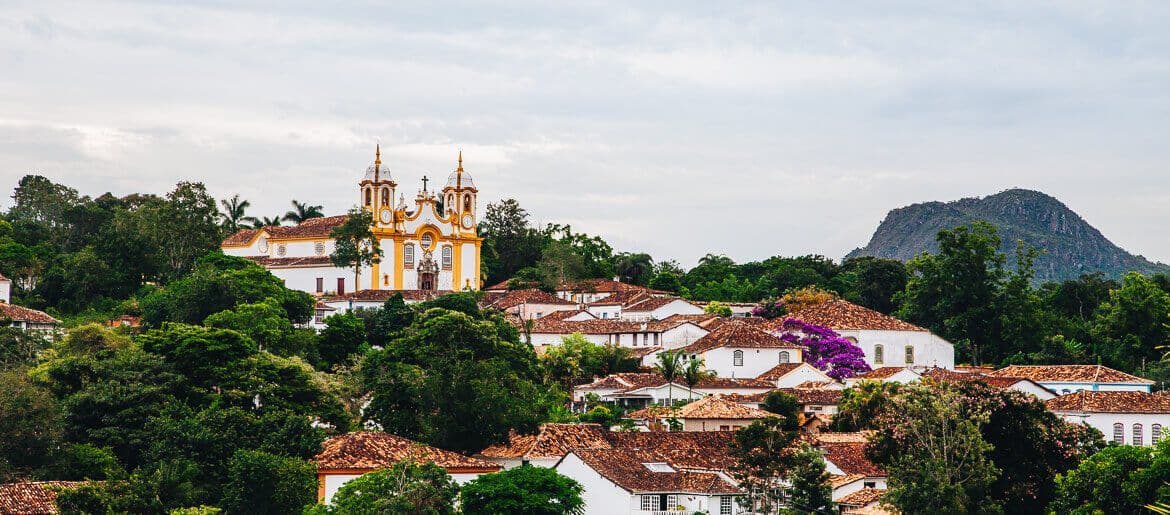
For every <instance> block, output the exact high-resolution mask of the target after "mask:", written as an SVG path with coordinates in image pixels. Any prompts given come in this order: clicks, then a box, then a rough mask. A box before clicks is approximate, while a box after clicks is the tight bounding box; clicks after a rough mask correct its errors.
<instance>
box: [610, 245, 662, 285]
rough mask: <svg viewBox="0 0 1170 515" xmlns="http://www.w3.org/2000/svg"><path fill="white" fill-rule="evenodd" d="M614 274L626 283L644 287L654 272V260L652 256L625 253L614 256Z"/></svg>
mask: <svg viewBox="0 0 1170 515" xmlns="http://www.w3.org/2000/svg"><path fill="white" fill-rule="evenodd" d="M614 258H615V261H614V266H613V269H614V272H617V274H618V276H619V277H620V278H621V279H622V280H623V281H625V282H627V283H630V284H637V285H639V286H644V285H645V284H646V283H647V282H649V279H650V274H651V273H652V272H653V271H654V258H652V257H650V254H646V253H637V254H630V253H628V252H623V253H621V254H618V255H617V256H614Z"/></svg>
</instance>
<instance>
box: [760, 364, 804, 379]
mask: <svg viewBox="0 0 1170 515" xmlns="http://www.w3.org/2000/svg"><path fill="white" fill-rule="evenodd" d="M803 364H804V363H781V364H779V365H776V366H774V367H772V368H769V369H768V370H767V371H765V372H764V373H762V374H760V375H758V376H756V379H762V380H764V381H775V380H777V379H780V378H781V377H784V376H786V375H788V374H789V373H790V372H792V371H793V370H796V369H798V368H800V366H801V365H803Z"/></svg>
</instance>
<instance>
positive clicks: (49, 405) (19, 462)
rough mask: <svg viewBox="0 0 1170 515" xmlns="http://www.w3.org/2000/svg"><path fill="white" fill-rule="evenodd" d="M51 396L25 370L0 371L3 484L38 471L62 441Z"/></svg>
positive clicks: (1, 478) (0, 443) (0, 459)
mask: <svg viewBox="0 0 1170 515" xmlns="http://www.w3.org/2000/svg"><path fill="white" fill-rule="evenodd" d="M57 413H58V412H57V406H56V402H55V399H53V397H52V395H51V394H50V393H49V392H48V391H46V390H44V389H43V388H39V387H37V386H36V385H35V384H33V383H32V381H31V380H29V378H28V375H27V373H26V371H25V370H24V369H7V370H5V369H0V414H3V415H2V416H0V482H4V483H7V482H12V481H13V480H15V479H16V478H19V477H22V476H27V475H29V474H30V473H31V472H32V471H33V470H35V469H37V468H39V467H40V466H41V465H42V462H43V460H44V458H45V456H46V455H47V454H48V453H49V452H50V450H51V449H52V448H53V445H54V444H55V443H56V441H57V438H58V437H59V431H60V426H59V423H58V421H57Z"/></svg>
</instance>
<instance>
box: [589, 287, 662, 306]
mask: <svg viewBox="0 0 1170 515" xmlns="http://www.w3.org/2000/svg"><path fill="white" fill-rule="evenodd" d="M650 298H652V297H651V296H650V294H649V293H647V292H646V291H645V290H643V289H640V288H636V289H629V290H622V291H618V292H614V293H612V294H610V295H607V296H605V297H602V298H600V299H597V300H595V301H593V302H590V303H589V304H588V305H590V306H628V305H630V304H633V303H638V302H642V301H644V300H647V299H650Z"/></svg>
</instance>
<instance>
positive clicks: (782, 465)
mask: <svg viewBox="0 0 1170 515" xmlns="http://www.w3.org/2000/svg"><path fill="white" fill-rule="evenodd" d="M797 438H798V432H796V431H789V430H786V429H785V428H784V421H783V420H781V419H780V417H768V418H764V419H761V420H756V421H755V422H752V423H751V424H750V425H748V426H746V427H744V428H741V429H739V430H738V431H736V432H735V437H734V438H733V439H732V442H731V455H732V456H733V457H735V459H736V461H735V464H734V465H732V466H731V470H730V471H731V474H732V476H733V477H734V478H735V479H736V480H737V481H738V482H739V485H740V487H741V488H743V489H744V490H747V492H748V496H747V504H748V506H749V508H750V509H751V510H753V511H755V512H760V513H768V512H773V511H776V509H777V508H778V507H780V506H782V505H783V503H784V499H785V497H786V495H787V491H786V490H787V489H786V488H785V486H784V483H783V480H785V479H787V478H788V477H789V474H790V473H791V472H792V471H793V469H794V468H795V467H796V466H797V465H798V461H797V460H796V459H795V456H796V454H797V449H798V448H797V447H795V446H794V445H793V444H794V443H795V442H796V441H797Z"/></svg>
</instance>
